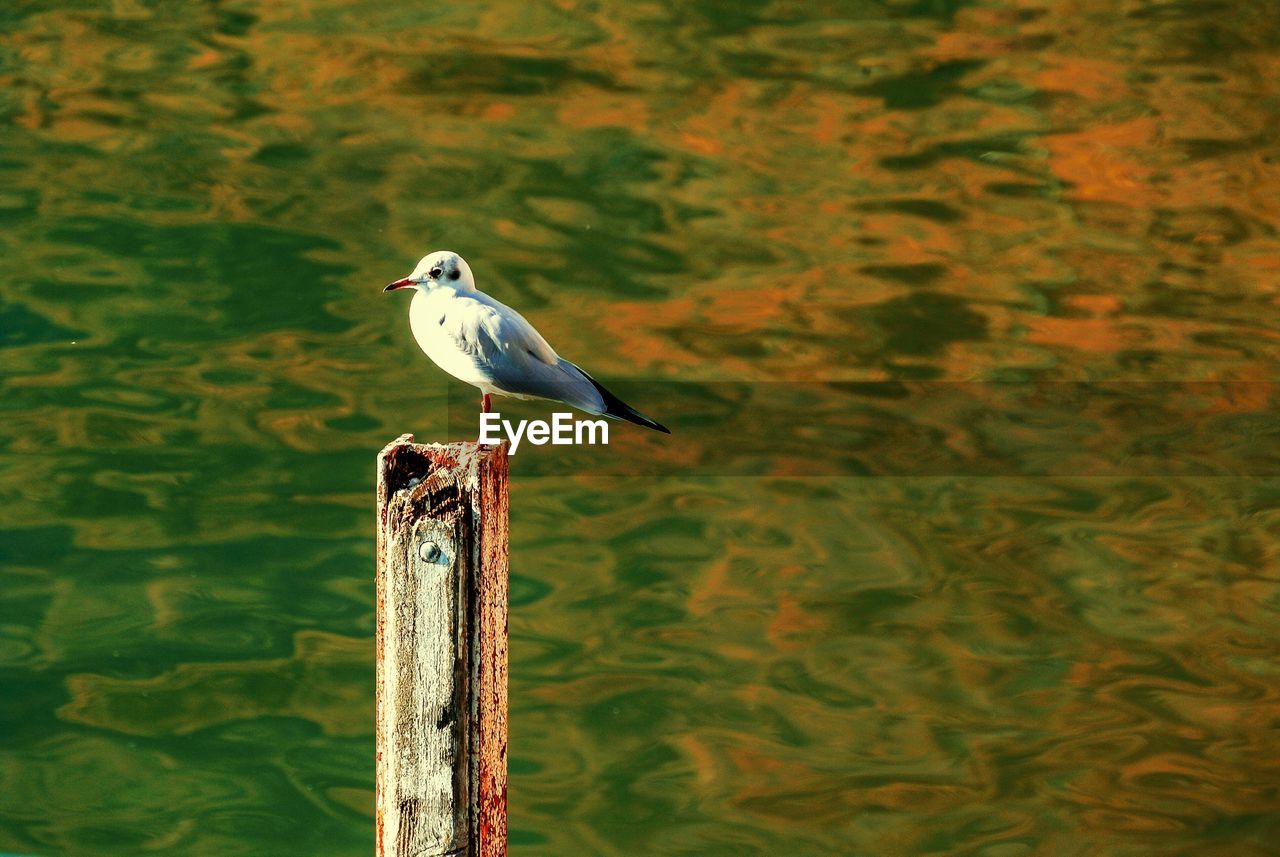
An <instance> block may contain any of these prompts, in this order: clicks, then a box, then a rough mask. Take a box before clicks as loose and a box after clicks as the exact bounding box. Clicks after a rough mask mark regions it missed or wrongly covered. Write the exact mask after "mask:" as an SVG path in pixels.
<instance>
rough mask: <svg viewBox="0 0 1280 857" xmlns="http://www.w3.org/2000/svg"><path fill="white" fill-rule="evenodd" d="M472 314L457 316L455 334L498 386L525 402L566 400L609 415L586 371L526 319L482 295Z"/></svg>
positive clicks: (452, 326) (583, 408)
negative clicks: (551, 343) (560, 351)
mask: <svg viewBox="0 0 1280 857" xmlns="http://www.w3.org/2000/svg"><path fill="white" fill-rule="evenodd" d="M476 298H487V300H476V302H475V304H474V308H473V309H472V311H469V312H466V313H460V314H457V315H456V316H455V317H456V318H457V322H456V324H454V325H450V327H451V328H454V329H453V330H450V333H452V334H453V335H454V336H455V338H456V339H458V340H459V347H461V348H464V349H465V350H467V351H468V353H470V354H471V355H472V357H473V359H474V360H475V362H476V365H477V367H478V368H479V369H480V370H481V371H482V372H483V373H484V374H485V375H487V376H488V377H489V378H490V379H491V384H492V386H493V388H494V389H495V390H496V391H498V392H501V393H506V394H508V395H512V396H518V397H521V398H529V397H533V398H539V399H551V400H553V401H557V402H564V403H565V404H567V405H572V406H573V407H575V408H578V409H579V410H582V411H586V412H587V413H590V414H600V413H604V410H605V403H604V398H603V397H602V396H601V395H600V393H599V391H598V390H597V389H596V385H595V384H594V383H592V381H591V379H590V378H588V377H587V376H586V375H585V374H584V373H583V372H582V370H580V369H579V368H578V367H577V366H575V365H573V364H572V363H570V362H569V361H568V360H564V359H562V358H561V357H560V356H559V355H557V354H556V352H555V350H554V349H553V348H552V347H551V346H550V345H549V344H547V341H546V340H545V339H543V338H542V335H541V334H539V333H538V331H537V330H535V329H534V327H533V325H531V324H530V323H529V322H528V321H527V320H526V319H525V317H524V316H522V315H520V313H518V312H516V311H515V310H513V309H511V308H510V307H508V306H506V305H505V304H501V303H499V302H498V301H495V300H493V299H492V298H488V295H483V294H477V295H476Z"/></svg>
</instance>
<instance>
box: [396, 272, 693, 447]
mask: <svg viewBox="0 0 1280 857" xmlns="http://www.w3.org/2000/svg"><path fill="white" fill-rule="evenodd" d="M403 288H413V289H414V295H413V301H412V303H410V304H409V327H410V329H411V330H412V331H413V338H414V339H416V340H417V342H418V347H419V348H421V349H422V351H423V353H425V354H426V355H427V356H428V357H430V358H431V360H432V361H433V362H434V363H435V364H436V365H437V366H439V367H440V368H441V369H443V370H444V371H446V372H448V373H449V374H450V375H452V376H453V377H455V378H457V379H458V380H460V381H465V382H466V383H468V384H471V385H473V386H475V387H478V388H479V389H480V392H481V393H482V394H483V399H482V402H483V405H482V407H483V409H484V410H485V411H487V410H488V409H489V396H490V395H491V394H498V395H503V396H513V397H515V398H518V399H529V398H538V399H550V400H552V401H556V402H564V403H565V404H567V405H571V406H573V407H575V408H577V409H579V410H581V411H585V412H586V413H589V414H600V415H603V416H607V417H613V418H615V419H623V420H627V421H629V422H633V423H636V424H637V425H642V426H645V427H647V428H651V429H655V430H657V431H661V432H667V433H668V434H669V433H670V432H669V431H668V430H667V428H666V427H665V426H662V425H661V424H659V423H657V422H654V421H653V420H651V419H649V418H648V417H646V416H644V415H643V414H641V413H639V412H638V411H636V410H635V409H634V408H632V407H630V406H629V405H627V404H626V403H625V402H623V401H622V400H620V399H619V398H618V397H617V396H614V395H613V394H612V393H610V392H609V391H608V390H606V389H605V388H604V387H602V386H601V385H600V384H599V383H598V382H597V381H596V380H595V379H594V378H592V377H591V376H590V375H588V374H587V373H586V372H584V371H582V370H581V369H579V368H578V367H577V366H576V365H574V364H573V363H570V362H569V361H568V360H565V359H564V358H563V357H561V356H559V355H558V354H556V352H555V349H553V348H552V347H551V346H550V345H549V344H548V343H547V341H546V340H545V339H543V338H542V335H541V334H540V333H538V331H537V330H535V329H534V327H533V325H531V324H530V323H529V322H528V320H527V319H525V317H524V316H522V315H520V313H518V312H516V311H515V310H513V309H512V308H511V307H509V306H507V305H506V304H504V303H502V302H501V301H498V300H496V299H494V298H491V297H490V296H489V295H486V294H485V293H484V292H481V291H479V290H478V289H476V286H475V280H474V279H473V277H472V275H471V268H470V266H468V265H467V263H466V261H465V260H464V259H463V258H462V257H461V256H459V255H458V254H457V253H453V252H450V251H448V250H437V251H436V252H434V253H430V254H428V255H426V256H424V257H423V258H422V260H421V261H420V262H418V265H417V267H416V268H414V269H413V273H412V274H410V275H409V276H408V277H405V278H404V279H402V280H396V281H395V282H394V283H391V284H390V285H388V286H387V287H386V289H385V290H384V291H393V290H395V289H403Z"/></svg>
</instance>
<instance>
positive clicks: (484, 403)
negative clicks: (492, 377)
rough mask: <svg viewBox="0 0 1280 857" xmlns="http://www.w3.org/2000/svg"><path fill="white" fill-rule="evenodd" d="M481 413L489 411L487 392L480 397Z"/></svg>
mask: <svg viewBox="0 0 1280 857" xmlns="http://www.w3.org/2000/svg"><path fill="white" fill-rule="evenodd" d="M480 413H482V414H487V413H489V394H488V393H485V394H484V395H482V396H481V397H480Z"/></svg>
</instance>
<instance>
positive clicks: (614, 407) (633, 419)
mask: <svg viewBox="0 0 1280 857" xmlns="http://www.w3.org/2000/svg"><path fill="white" fill-rule="evenodd" d="M578 371H579V372H582V369H581V368H579V369H578ZM582 376H583V377H584V378H586V379H587V380H588V381H590V382H591V384H592V386H594V387H595V388H596V392H597V393H599V394H600V398H602V399H604V415H605V416H606V417H616V418H617V419H620V420H626V421H627V422H629V423H635V424H636V425H638V426H644V427H645V428H648V429H653V430H654V431H660V432H662V433H663V434H671V429H669V428H667V427H666V426H664V425H663V424H662V423H660V422H658V421H657V420H651V419H649V418H648V417H646V416H645V415H644V414H642V413H640V412H639V411H637V410H636V409H635V408H633V407H631V406H630V405H628V404H627V403H626V402H624V401H622V400H621V399H619V398H618V397H617V396H615V395H614V394H613V393H610V392H609V391H608V390H606V389H605V388H604V387H603V386H601V384H600V382H599V381H597V380H596V379H595V378H592V377H591V376H590V375H588V374H587V373H586V372H582Z"/></svg>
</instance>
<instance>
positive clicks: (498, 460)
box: [378, 434, 508, 496]
mask: <svg viewBox="0 0 1280 857" xmlns="http://www.w3.org/2000/svg"><path fill="white" fill-rule="evenodd" d="M507 447H508V443H507V442H506V441H503V442H502V443H500V444H497V445H484V444H480V443H478V442H476V441H463V442H459V443H443V444H442V443H414V442H413V435H411V434H402V435H400V437H398V438H396V439H395V440H393V441H391V443H389V444H387V445H386V446H384V447H383V448H382V452H380V453H378V487H379V488H380V489H381V490H383V491H385V492H386V495H387V496H390V495H393V494H395V493H396V492H397V491H401V490H403V489H405V488H412V487H414V486H416V485H417V484H419V483H420V482H422V481H423V480H424V479H426V478H428V477H429V476H432V475H436V474H439V473H440V472H441V471H454V472H455V473H456V474H457V476H458V477H459V478H460V479H461V480H462V482H463V487H466V488H468V489H471V490H474V489H476V488H478V487H479V478H480V473H481V472H482V471H487V470H493V469H495V468H500V469H501V471H503V472H505V471H506V464H507Z"/></svg>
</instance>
